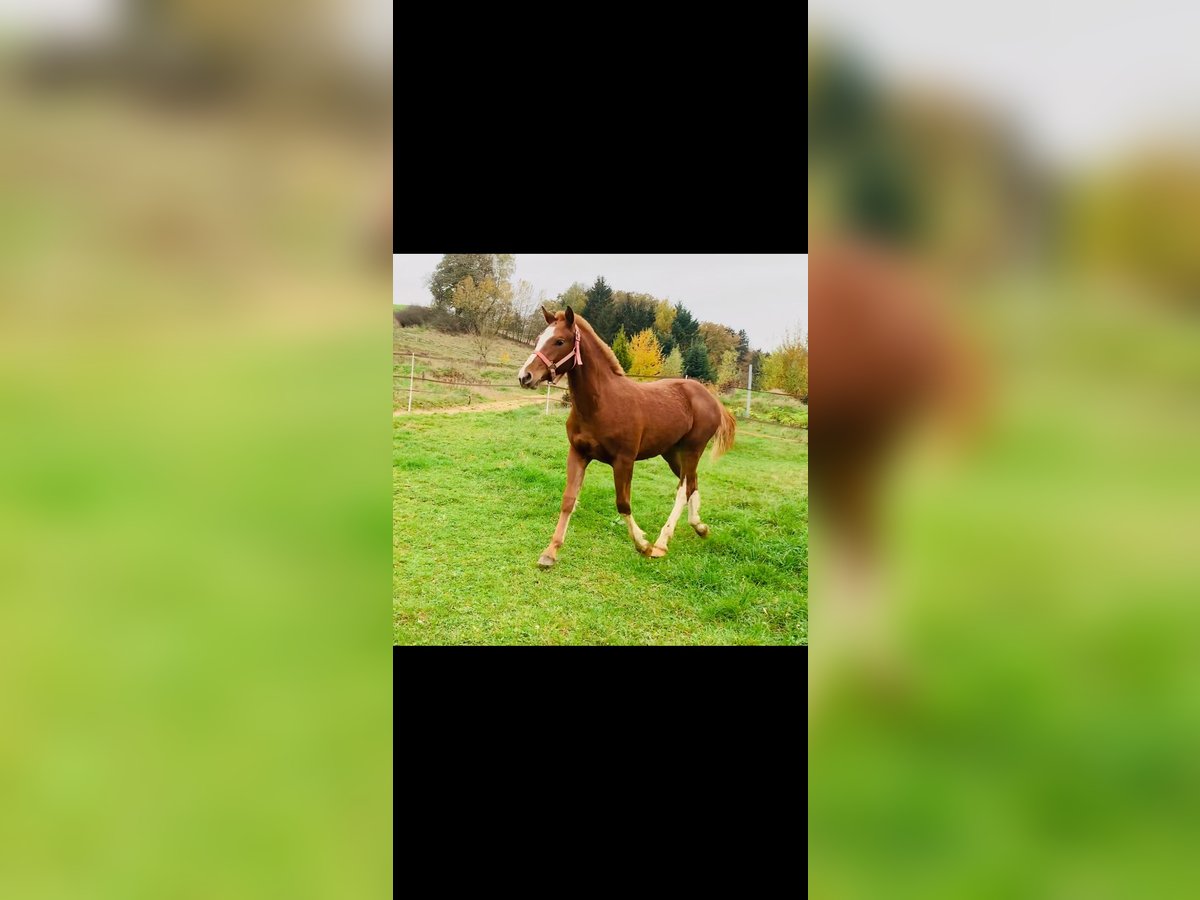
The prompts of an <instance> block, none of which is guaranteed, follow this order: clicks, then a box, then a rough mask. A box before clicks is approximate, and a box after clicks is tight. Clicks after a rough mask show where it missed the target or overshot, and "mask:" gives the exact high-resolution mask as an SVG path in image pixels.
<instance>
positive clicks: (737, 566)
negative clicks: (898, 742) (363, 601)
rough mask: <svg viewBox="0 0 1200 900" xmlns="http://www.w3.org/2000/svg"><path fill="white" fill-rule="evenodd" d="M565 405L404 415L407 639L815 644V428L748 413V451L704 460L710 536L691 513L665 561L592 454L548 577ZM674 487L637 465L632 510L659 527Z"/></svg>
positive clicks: (396, 492) (397, 444) (397, 623)
mask: <svg viewBox="0 0 1200 900" xmlns="http://www.w3.org/2000/svg"><path fill="white" fill-rule="evenodd" d="M407 331H409V330H408V329H406V332H407ZM404 336H405V337H407V336H408V335H407V333H406V334H405V335H404ZM447 355H450V354H447ZM566 415H567V412H566V410H565V409H563V408H561V407H559V406H557V405H555V406H552V407H551V412H550V414H549V415H544V414H543V411H542V409H541V408H540V407H531V408H524V409H516V410H511V411H508V412H484V413H478V414H467V415H458V416H448V415H447V416H442V415H432V416H421V417H412V418H405V417H403V416H400V417H396V418H395V419H394V420H393V438H394V440H393V463H392V465H393V476H394V477H393V510H394V511H393V518H394V526H393V536H392V541H393V585H394V586H393V593H394V597H393V634H394V640H395V642H396V643H397V644H791V645H795V644H806V643H807V641H808V444H807V432H806V431H789V432H787V433H785V434H777V433H775V432H776V430H775V429H767V428H765V427H763V426H761V425H758V424H757V423H754V422H748V423H747V422H739V426H738V436H737V444H736V446H735V447H734V448H733V449H732V450H731V451H730V452H729V453H728V454H726V455H725V456H724V457H723V458H722V459H721V460H720V461H718V462H717V463H715V464H714V463H713V462H712V461H711V460H710V458H709V455H708V454H707V453H706V454H705V457H704V460H703V461H702V462H701V465H700V473H699V477H700V490H701V494H702V496H703V505H702V509H701V513H702V516H703V519H704V521H705V522H707V523H708V525H709V526H710V528H711V534H710V536H709V537H708V538H707V539H702V538H700V537H698V536H697V535H696V534H695V533H694V532H693V531H692V529H691V528H689V527H688V526H687V524H686V519H684V520H683V521H682V522H681V523H680V526H679V527H678V528H677V529H676V532H675V538H674V540H672V542H671V545H670V552H669V553H668V554H667V556H666V557H664V558H662V559H657V560H654V559H647V558H645V557H642V556H640V555H639V554H638V553H637V552H636V551H635V550H634V548H633V544H632V543H631V542H630V540H629V536H628V532H627V530H626V528H625V524H624V522H623V521H622V520H621V518H620V517H619V516H618V515H617V511H616V506H615V502H614V489H613V480H612V469H611V468H610V467H608V466H606V465H603V464H601V463H593V464H592V465H591V466H590V467H589V468H588V472H587V478H586V480H585V482H584V486H583V490H582V491H581V493H580V497H579V505H578V507H577V509H576V511H575V514H574V516H573V517H572V519H571V524H570V528H569V530H568V532H567V539H566V543H565V545H564V546H563V549H562V551H561V552H560V553H559V561H558V565H556V566H555V567H554V568H552V569H549V570H546V571H542V570H540V569H539V568H538V567H537V559H538V555H539V554H540V553H541V551H542V549H543V548H544V547H545V546H546V544H547V543H548V542H549V540H550V537H551V535H552V533H553V531H554V526H555V524H556V522H557V520H558V508H559V503H560V502H561V499H562V491H563V484H564V480H565V473H566V448H567V442H566V435H565V429H564V423H565V420H566ZM675 489H676V481H675V478H674V476H673V475H672V474H671V471H670V469H669V468H668V467H667V464H666V463H665V462H663V461H662V460H661V459H653V460H646V461H643V462H639V463H638V464H637V467H636V469H635V471H634V478H633V494H632V505H633V512H634V516H635V517H636V518H637V521H638V524H639V525H641V526H642V528H643V529H645V531H646V532H647V534H650V535H656V534H657V533H658V530H659V529H660V528H661V527H662V525H663V522H664V521H665V519H666V517H667V515H668V514H669V513H670V511H671V506H672V501H673V498H674V494H675Z"/></svg>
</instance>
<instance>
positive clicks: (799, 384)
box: [762, 332, 808, 402]
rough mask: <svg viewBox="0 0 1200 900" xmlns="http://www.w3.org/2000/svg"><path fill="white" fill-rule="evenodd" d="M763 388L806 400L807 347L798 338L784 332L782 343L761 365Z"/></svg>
mask: <svg viewBox="0 0 1200 900" xmlns="http://www.w3.org/2000/svg"><path fill="white" fill-rule="evenodd" d="M762 383H763V386H764V387H765V388H766V389H767V390H781V391H784V392H785V393H787V394H790V395H791V396H793V397H795V398H797V399H799V400H804V401H806V402H807V400H808V345H807V344H806V343H805V342H804V340H803V339H802V338H800V337H799V336H795V335H793V334H791V332H785V333H784V337H783V342H782V343H781V344H780V345H779V349H777V350H776V351H775V352H774V353H772V354H771V355H770V356H769V357H768V358H767V360H766V361H765V362H764V363H763V378H762Z"/></svg>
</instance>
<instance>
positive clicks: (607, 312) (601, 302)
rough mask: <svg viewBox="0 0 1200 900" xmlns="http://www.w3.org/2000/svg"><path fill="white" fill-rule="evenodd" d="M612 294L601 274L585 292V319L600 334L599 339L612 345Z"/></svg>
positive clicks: (613, 331)
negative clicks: (586, 312)
mask: <svg viewBox="0 0 1200 900" xmlns="http://www.w3.org/2000/svg"><path fill="white" fill-rule="evenodd" d="M612 296H613V292H612V288H610V287H609V286H608V285H607V284H606V283H605V281H604V277H603V276H600V277H598V278H597V279H596V282H595V284H593V285H592V286H591V287H590V288H588V292H587V311H588V314H587V320H588V322H590V323H591V325H592V328H593V330H594V331H595V332H596V334H598V335H600V340H602V341H604V343H606V344H608V345H609V346H612V340H613V336H614V335H615V334H616V328H615V327H614V326H615V323H614V322H613V321H612V318H613V317H612V312H613V309H612Z"/></svg>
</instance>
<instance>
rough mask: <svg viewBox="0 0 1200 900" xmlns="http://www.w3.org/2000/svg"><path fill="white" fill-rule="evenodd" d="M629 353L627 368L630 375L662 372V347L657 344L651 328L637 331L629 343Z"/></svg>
mask: <svg viewBox="0 0 1200 900" xmlns="http://www.w3.org/2000/svg"><path fill="white" fill-rule="evenodd" d="M629 355H630V357H631V360H630V366H629V370H628V371H629V374H630V375H659V374H661V373H662V367H663V358H662V348H661V347H659V346H658V339H657V338H656V337H655V336H654V331H653V330H652V329H650V328H645V329H643V330H641V331H639V332H638V333H637V336H636V337H634V339H633V341H632V342H631V343H630V345H629Z"/></svg>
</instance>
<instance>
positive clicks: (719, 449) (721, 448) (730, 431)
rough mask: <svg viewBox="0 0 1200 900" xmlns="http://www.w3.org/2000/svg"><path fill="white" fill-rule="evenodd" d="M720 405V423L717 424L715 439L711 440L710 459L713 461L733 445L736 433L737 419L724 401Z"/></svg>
mask: <svg viewBox="0 0 1200 900" xmlns="http://www.w3.org/2000/svg"><path fill="white" fill-rule="evenodd" d="M720 407H721V424H720V425H718V426H717V435H716V440H714V441H713V448H712V459H713V461H714V462H715V461H716V460H718V459H720V458H721V455H722V454H723V453H724V452H725V451H726V450H728V449H729V448H730V447H732V446H733V438H734V435H735V434H736V433H737V419H735V418H734V417H733V413H731V412H730V411H729V410H728V409H727V408H726V407H725V404H724V403H721V404H720Z"/></svg>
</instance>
